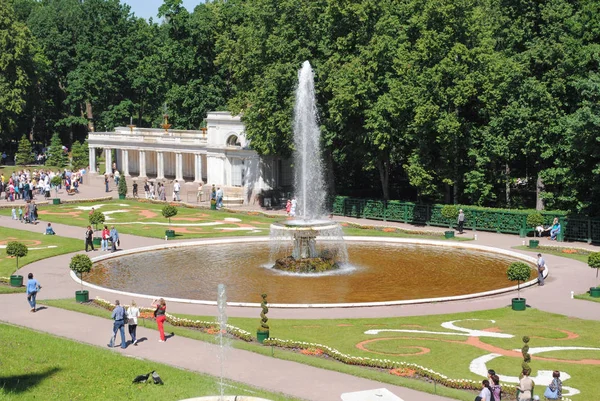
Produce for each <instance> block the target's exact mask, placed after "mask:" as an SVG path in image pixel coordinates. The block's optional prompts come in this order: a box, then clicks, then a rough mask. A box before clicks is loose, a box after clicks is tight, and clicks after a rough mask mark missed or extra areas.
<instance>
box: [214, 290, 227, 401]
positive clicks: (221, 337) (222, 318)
mask: <svg viewBox="0 0 600 401" xmlns="http://www.w3.org/2000/svg"><path fill="white" fill-rule="evenodd" d="M217 307H218V309H219V315H218V317H217V318H218V323H219V334H218V335H217V343H218V345H219V362H220V364H221V374H220V378H219V395H220V398H219V400H221V401H223V400H224V396H225V381H224V377H225V358H226V353H227V347H228V346H229V342H228V341H227V338H226V337H225V336H226V334H227V293H226V291H225V284H219V285H218V287H217Z"/></svg>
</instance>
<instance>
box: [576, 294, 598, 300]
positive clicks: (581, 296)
mask: <svg viewBox="0 0 600 401" xmlns="http://www.w3.org/2000/svg"><path fill="white" fill-rule="evenodd" d="M575 298H576V299H583V300H584V301H592V302H600V298H594V297H592V296H591V295H590V293H589V292H586V293H583V294H576V295H575Z"/></svg>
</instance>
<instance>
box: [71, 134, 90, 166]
mask: <svg viewBox="0 0 600 401" xmlns="http://www.w3.org/2000/svg"><path fill="white" fill-rule="evenodd" d="M88 155H89V149H88V145H87V141H86V142H84V143H83V144H81V143H80V142H79V141H75V142H73V145H72V147H71V167H73V168H74V169H75V170H79V169H81V168H84V167H86V166H87V165H88V161H89V159H88Z"/></svg>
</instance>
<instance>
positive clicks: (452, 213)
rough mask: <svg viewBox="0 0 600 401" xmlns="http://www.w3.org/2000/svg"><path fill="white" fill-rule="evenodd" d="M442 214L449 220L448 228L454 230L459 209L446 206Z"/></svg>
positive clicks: (453, 206) (443, 207)
mask: <svg viewBox="0 0 600 401" xmlns="http://www.w3.org/2000/svg"><path fill="white" fill-rule="evenodd" d="M440 213H441V214H442V216H443V217H444V218H445V219H446V220H448V228H452V223H453V222H454V221H456V219H457V218H458V207H457V206H455V205H444V206H442V210H441V211H440Z"/></svg>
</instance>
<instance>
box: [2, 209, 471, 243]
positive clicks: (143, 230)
mask: <svg viewBox="0 0 600 401" xmlns="http://www.w3.org/2000/svg"><path fill="white" fill-rule="evenodd" d="M96 204H98V205H100V204H101V205H103V206H102V207H100V208H98V210H100V211H102V212H107V216H108V219H107V221H106V222H105V224H107V225H108V226H110V225H111V224H113V223H116V224H115V225H116V227H117V229H118V230H119V232H120V233H124V234H133V235H138V236H142V237H152V238H164V236H165V230H167V229H169V228H173V229H174V230H175V232H176V238H177V239H191V238H219V237H229V236H257V235H258V236H264V235H269V231H270V225H271V223H273V222H274V221H276V220H281V219H284V217H283V216H276V217H268V216H265V215H263V214H262V213H256V212H251V213H243V212H241V213H235V212H228V211H214V210H207V209H197V208H187V207H183V206H182V207H178V213H177V216H175V217H173V218H172V219H171V222H172V223H174V224H195V225H196V226H170V225H169V222H168V220H167V219H165V218H164V217H162V214H161V211H162V207H163V204H158V203H150V202H144V201H143V200H141V201H137V200H131V199H127V200H110V201H101V202H96ZM93 205H94V203H89V202H86V203H70V204H61V205H40V206H39V218H40V220H41V221H44V222H53V223H61V224H68V225H72V226H78V227H86V226H87V225H88V224H89V221H88V216H89V208H90V207H92V206H93ZM79 207H84V208H87V209H86V210H82V209H79ZM0 215H5V216H9V215H10V210H9V209H0ZM231 219H237V220H239V221H232V220H231ZM215 222H217V223H219V224H214V223H215ZM124 223H129V224H124ZM144 223H145V224H144ZM343 231H344V235H348V236H357V235H358V236H386V237H401V238H424V239H439V240H443V239H444V236H443V234H442V233H439V234H437V233H428V232H419V231H418V230H416V231H414V232H408V231H404V230H395V229H392V228H384V227H377V226H369V225H365V226H357V225H354V224H350V225H347V224H343ZM452 240H455V241H469V240H471V238H468V237H455V238H453V239H452Z"/></svg>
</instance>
